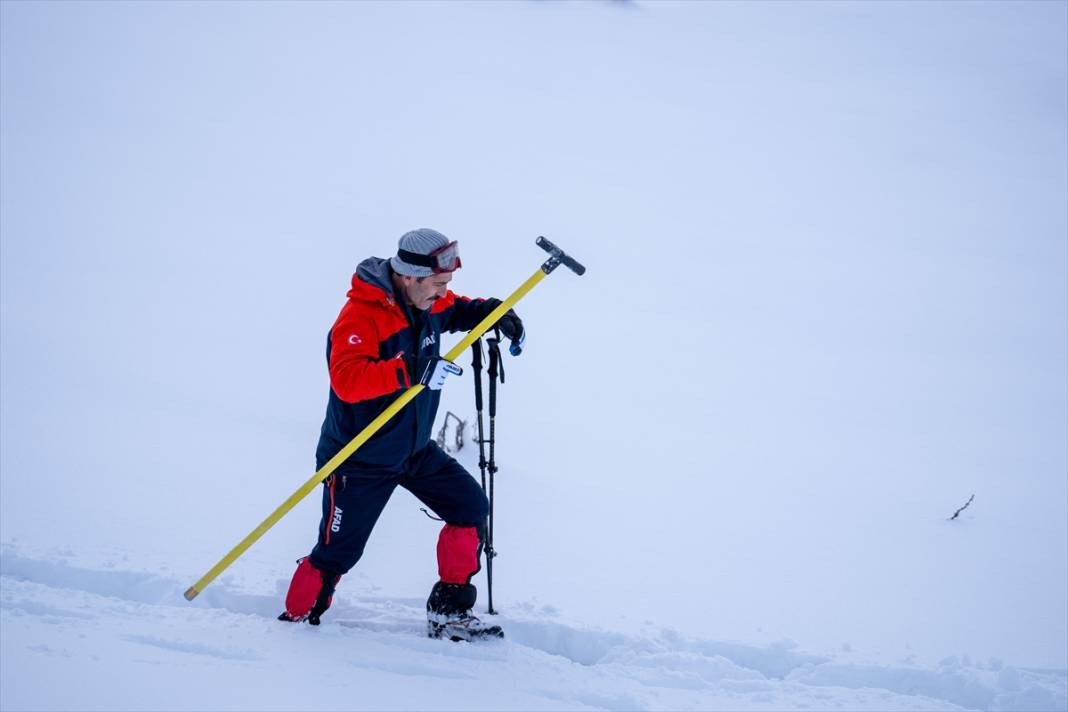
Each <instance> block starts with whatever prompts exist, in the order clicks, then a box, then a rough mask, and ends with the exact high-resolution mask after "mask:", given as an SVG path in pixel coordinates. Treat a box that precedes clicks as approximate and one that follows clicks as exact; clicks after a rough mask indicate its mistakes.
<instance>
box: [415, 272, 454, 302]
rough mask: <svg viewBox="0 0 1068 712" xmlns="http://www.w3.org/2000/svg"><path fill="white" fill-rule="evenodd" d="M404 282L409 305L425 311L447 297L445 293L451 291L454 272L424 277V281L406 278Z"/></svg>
mask: <svg viewBox="0 0 1068 712" xmlns="http://www.w3.org/2000/svg"><path fill="white" fill-rule="evenodd" d="M403 281H404V296H405V297H406V298H407V299H408V304H410V305H411V306H413V307H415V308H416V309H418V310H419V311H423V310H425V309H429V308H430V305H431V304H433V303H434V302H436V301H437V300H438V299H441V298H442V297H444V296H445V292H446V291H448V289H449V282H451V281H452V272H445V273H443V274H432V275H430V276H429V277H424V278H423V280H422V281H419V280H418V279H417V278H415V277H408V276H404V277H403Z"/></svg>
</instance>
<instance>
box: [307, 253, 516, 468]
mask: <svg viewBox="0 0 1068 712" xmlns="http://www.w3.org/2000/svg"><path fill="white" fill-rule="evenodd" d="M348 298H349V300H348V302H346V304H345V306H344V307H342V308H341V313H340V314H338V317H337V321H335V322H334V326H333V327H332V328H331V330H330V334H329V335H328V336H327V340H326V360H327V363H328V364H329V366H330V400H329V403H328V404H327V407H326V418H325V419H324V420H323V428H322V432H321V433H320V436H319V447H318V448H317V449H316V451H315V458H316V462H317V468H321V467H322V466H323V465H325V464H326V463H327V461H329V460H330V458H332V457H333V456H334V455H336V454H337V452H338V451H339V450H341V448H343V447H344V446H345V445H347V444H348V443H349V441H350V440H352V438H354V437H356V435H357V434H359V432H360V431H361V430H363V428H364V427H365V426H366V425H367V424H368V423H370V422H371V421H372V420H374V419H375V418H376V417H377V416H378V415H379V414H380V413H381V412H382V411H383V410H385V409H386V408H387V407H388V406H389V404H390V403H392V402H393V401H394V400H395V399H396V397H397V395H399V391H401V390H402V389H404V388H407V387H408V386H410V385H411V383H412V376H411V375H410V374H409V373H408V370H407V367H406V366H405V357H406V356H410V355H413V354H415V355H421V356H437V355H439V354H440V345H441V334H442V332H445V331H469V330H471V329H472V328H474V327H475V326H476V325H477V324H478V323H479V322H480V321H482V319H483V318H484V317H485V316H486V315H487V314H489V313H490V312H491V311H492V310H493V309H494V308H495V307H496V305H497V304H499V303H500V302H499V301H497V300H496V299H490V300H485V299H468V298H467V297H460V296H457V295H455V294H453V293H452V292H451V291H450V292H446V293H445V296H444V297H443V298H441V299H438V300H437V301H435V302H434V303H433V305H432V306H431V307H430V309H428V310H426V311H425V312H418V311H416V310H411V309H409V307H408V305H407V304H405V302H404V299H403V298H400V299H398V297H397V295H395V294H394V291H393V282H392V279H391V270H390V266H389V260H388V259H381V258H378V257H371V258H368V259H366V260H364V261H363V262H361V263H360V265H359V267H357V269H356V274H354V275H352V289H350V290H349V292H348ZM440 397H441V393H440V392H439V391H433V390H430V389H424V390H423V391H422V392H421V393H420V394H419V395H418V396H416V398H415V399H414V400H413V401H412V402H411V403H409V404H408V405H406V406H404V408H402V409H401V411H400V412H399V413H397V414H396V415H395V416H393V418H392V419H391V420H390V421H389V422H387V423H386V424H385V425H383V426H382V428H381V429H380V430H379V431H378V432H377V433H375V434H374V435H373V436H372V437H371V439H370V440H368V441H367V442H366V443H364V444H363V445H362V446H361V447H360V448H359V449H358V450H357V451H356V452H355V453H353V454H352V456H351V457H349V459H348V460H347V461H345V463H344V464H342V465H341V467H340V468H339V469H338V472H344V471H345V470H346V469H352V468H355V467H359V466H361V465H371V466H378V467H381V466H400V465H401V464H402V463H404V461H405V460H407V459H408V458H409V457H410V456H411V455H412V454H413V453H414V452H417V451H418V450H421V449H422V448H424V447H426V445H427V443H428V442H429V441H430V432H431V429H432V428H433V425H434V417H435V415H436V414H437V410H438V400H439V399H440Z"/></svg>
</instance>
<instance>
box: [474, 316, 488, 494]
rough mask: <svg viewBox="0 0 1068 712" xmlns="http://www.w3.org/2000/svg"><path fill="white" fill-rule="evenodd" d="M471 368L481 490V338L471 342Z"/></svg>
mask: <svg viewBox="0 0 1068 712" xmlns="http://www.w3.org/2000/svg"><path fill="white" fill-rule="evenodd" d="M471 370H472V371H474V372H475V416H476V418H477V419H478V471H479V472H480V473H481V474H482V491H483V492H485V491H486V446H485V445H484V444H483V440H482V437H483V435H482V338H481V337H479V338H477V339H475V343H473V344H471Z"/></svg>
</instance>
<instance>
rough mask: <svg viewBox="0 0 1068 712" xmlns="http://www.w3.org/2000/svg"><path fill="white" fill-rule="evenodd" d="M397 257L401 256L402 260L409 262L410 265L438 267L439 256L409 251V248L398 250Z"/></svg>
mask: <svg viewBox="0 0 1068 712" xmlns="http://www.w3.org/2000/svg"><path fill="white" fill-rule="evenodd" d="M397 257H400V258H401V262H407V263H408V264H410V265H417V266H419V267H437V266H438V258H437V257H431V256H430V255H421V254H419V253H418V252H408V250H397Z"/></svg>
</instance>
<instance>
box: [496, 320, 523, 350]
mask: <svg viewBox="0 0 1068 712" xmlns="http://www.w3.org/2000/svg"><path fill="white" fill-rule="evenodd" d="M497 326H499V327H500V329H501V333H502V334H504V337H505V338H506V339H508V340H509V341H511V342H512V343H511V345H509V347H508V352H509V353H510V354H512V355H513V356H518V355H519V354H521V353H523V342H524V341H526V339H527V332H526V329H524V328H523V320H522V319H520V318H519V315H518V314H516V313H515V309H509V310H508V311H506V312H505V313H504V316H502V317H501V318H500V320H499V321H498V322H497Z"/></svg>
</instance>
